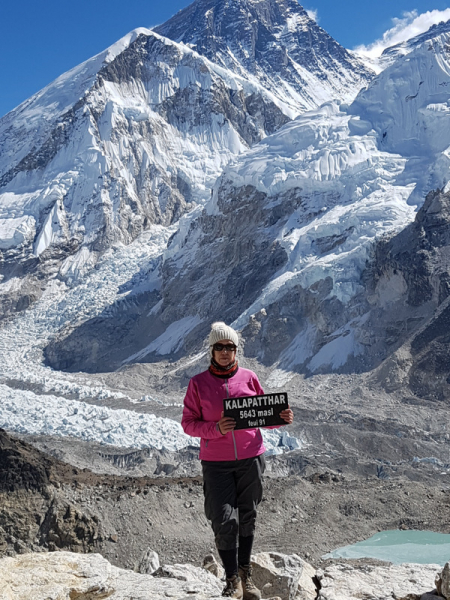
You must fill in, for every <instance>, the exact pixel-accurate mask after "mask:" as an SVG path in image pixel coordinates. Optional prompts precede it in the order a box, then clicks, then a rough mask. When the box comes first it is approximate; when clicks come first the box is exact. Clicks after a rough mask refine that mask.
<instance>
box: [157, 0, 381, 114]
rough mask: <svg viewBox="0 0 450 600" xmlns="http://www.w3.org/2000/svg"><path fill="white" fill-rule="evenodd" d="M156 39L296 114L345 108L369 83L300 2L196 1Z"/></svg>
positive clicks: (161, 29) (356, 60) (349, 55)
mask: <svg viewBox="0 0 450 600" xmlns="http://www.w3.org/2000/svg"><path fill="white" fill-rule="evenodd" d="M155 31H156V32H158V33H160V34H161V35H164V36H166V37H168V38H170V39H172V40H175V41H176V42H181V43H184V44H186V45H188V46H189V47H191V48H193V49H194V50H196V51H197V52H198V53H199V54H201V55H202V56H207V57H208V58H209V59H210V60H211V61H213V62H215V63H217V64H219V65H221V66H223V67H224V68H226V69H228V70H230V71H232V72H234V73H237V74H239V75H241V76H243V77H245V79H248V80H249V81H257V82H259V83H260V84H262V85H263V86H264V87H265V88H267V89H270V90H273V93H274V94H275V95H276V96H277V97H278V98H279V99H280V100H282V101H283V102H287V103H288V104H289V105H290V106H291V107H292V109H293V110H294V111H295V112H297V111H298V109H299V108H301V110H302V111H303V110H309V109H314V108H316V107H317V106H319V105H320V104H322V103H323V102H327V101H329V100H333V99H335V98H340V99H342V100H344V101H350V100H352V99H353V98H354V96H355V93H356V91H358V90H359V89H360V88H361V87H362V86H363V85H365V84H366V83H367V82H368V81H369V80H370V79H371V77H372V76H373V72H372V70H370V69H368V68H367V67H366V66H365V65H364V63H363V62H362V61H361V60H360V59H359V58H358V57H356V56H355V55H354V54H353V53H351V52H349V51H348V50H346V49H345V48H343V47H342V46H340V45H339V44H338V43H337V42H336V41H335V40H334V39H333V38H332V37H331V36H330V35H328V33H327V32H326V31H324V30H323V29H322V28H321V27H319V26H318V25H317V24H316V22H315V21H314V20H313V19H311V18H310V17H309V15H308V13H307V12H306V11H305V10H304V8H303V7H302V6H300V4H299V3H298V2H297V0H239V1H236V0H196V1H195V2H193V3H192V4H191V5H190V6H188V7H187V8H185V9H183V10H181V11H180V12H179V13H177V14H176V15H175V16H174V17H172V18H171V19H169V21H167V22H166V23H164V25H161V26H159V27H157V28H155Z"/></svg>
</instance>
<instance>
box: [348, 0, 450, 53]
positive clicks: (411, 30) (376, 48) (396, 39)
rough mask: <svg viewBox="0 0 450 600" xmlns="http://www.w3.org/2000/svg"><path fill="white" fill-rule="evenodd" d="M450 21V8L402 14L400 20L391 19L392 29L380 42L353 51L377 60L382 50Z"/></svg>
mask: <svg viewBox="0 0 450 600" xmlns="http://www.w3.org/2000/svg"><path fill="white" fill-rule="evenodd" d="M449 19H450V8H446V9H445V10H430V11H428V12H425V13H422V14H420V15H419V14H418V12H417V11H416V10H413V11H411V12H404V13H403V15H402V17H401V18H395V19H392V22H393V27H392V28H391V29H388V30H387V31H386V32H385V33H384V34H383V37H382V38H381V39H380V40H376V41H375V42H373V44H370V45H369V46H358V47H357V48H355V51H356V52H358V53H359V54H363V55H364V56H367V57H369V58H378V57H379V56H381V54H382V52H383V50H385V49H386V48H389V46H394V45H395V44H399V43H401V42H404V41H406V40H409V39H410V38H413V37H415V36H416V35H419V34H421V33H424V32H425V31H427V30H428V29H429V28H430V27H431V26H432V25H436V24H437V23H440V22H441V21H448V20H449Z"/></svg>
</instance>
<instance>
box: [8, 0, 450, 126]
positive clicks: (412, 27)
mask: <svg viewBox="0 0 450 600" xmlns="http://www.w3.org/2000/svg"><path fill="white" fill-rule="evenodd" d="M190 3H191V0H164V1H162V2H161V1H158V0H157V1H155V0H146V1H144V0H127V1H126V2H123V0H121V1H119V0H77V1H76V2H74V3H72V2H65V1H64V0H58V1H56V0H46V1H45V2H36V0H21V1H20V2H19V1H17V0H16V1H13V0H5V1H4V2H3V3H2V15H1V18H0V81H1V94H0V117H1V116H3V115H4V114H6V113H7V112H8V111H10V110H12V109H13V108H15V107H16V106H17V105H18V104H20V103H21V102H23V101H24V100H26V99H27V98H28V97H29V96H31V95H32V94H34V93H35V92H37V91H39V90H40V89H41V88H43V87H44V86H46V85H47V84H48V83H50V82H51V81H53V80H54V79H55V78H56V77H58V76H59V75H61V74H62V73H64V72H65V71H67V70H69V69H71V68H72V67H74V66H76V65H77V64H79V63H81V62H83V61H84V60H87V59H88V58H90V57H91V56H93V55H95V54H97V53H98V52H101V51H102V50H104V49H105V48H107V47H108V46H110V45H111V44H113V43H114V42H116V41H117V40H118V39H119V38H121V37H122V36H123V35H125V34H126V33H128V32H129V31H131V30H132V29H135V28H136V27H152V26H154V25H157V24H159V23H163V22H164V21H166V20H167V19H168V18H169V17H171V16H172V15H174V14H175V13H176V12H177V11H178V10H180V9H182V8H184V7H185V6H187V5H188V4H190ZM300 4H302V6H303V7H304V8H305V9H307V10H308V11H311V14H312V15H314V16H315V19H316V21H317V22H318V23H319V25H320V26H321V27H323V29H325V30H326V31H327V32H328V33H330V34H331V35H332V36H333V37H334V38H335V39H336V40H337V41H338V42H339V43H340V44H342V45H343V46H345V47H346V48H349V49H353V48H355V47H356V46H360V45H365V46H370V45H371V44H373V43H374V42H376V41H380V44H381V46H383V45H386V43H387V42H388V41H390V40H393V41H399V40H400V39H401V37H402V35H403V36H406V34H407V33H414V32H416V31H417V32H418V30H420V29H422V30H423V28H424V27H428V26H429V25H431V24H432V23H433V22H435V21H436V20H443V19H442V18H440V17H441V16H442V17H445V20H448V19H450V0H375V1H373V0H372V1H367V0H342V1H341V2H337V1H336V0H305V1H304V2H300ZM439 11H445V12H442V15H441V13H440V12H439ZM386 32H389V33H388V34H387V36H386V38H385V39H384V40H383V35H384V34H385V33H386ZM407 37H411V36H410V35H408V36H407Z"/></svg>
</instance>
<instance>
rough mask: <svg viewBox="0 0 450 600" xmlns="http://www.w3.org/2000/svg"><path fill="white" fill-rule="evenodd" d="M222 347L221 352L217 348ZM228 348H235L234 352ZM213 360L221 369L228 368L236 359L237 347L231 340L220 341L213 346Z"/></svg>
mask: <svg viewBox="0 0 450 600" xmlns="http://www.w3.org/2000/svg"><path fill="white" fill-rule="evenodd" d="M220 346H222V347H223V348H222V349H221V350H217V349H216V348H217V347H220ZM227 346H233V348H234V350H232V349H231V348H227ZM213 358H214V360H215V361H216V363H218V364H219V365H220V366H221V367H226V366H227V365H229V364H230V363H232V362H234V359H235V358H236V346H235V345H234V342H233V341H231V340H220V341H219V342H216V343H215V344H214V346H213Z"/></svg>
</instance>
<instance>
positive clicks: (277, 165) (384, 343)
mask: <svg viewBox="0 0 450 600" xmlns="http://www.w3.org/2000/svg"><path fill="white" fill-rule="evenodd" d="M448 43H449V34H448V33H441V34H440V35H438V36H437V37H435V38H434V39H433V40H432V41H427V42H425V43H423V44H422V45H419V46H417V48H416V49H415V50H413V51H411V52H410V53H409V54H408V56H407V57H404V58H403V57H401V58H400V59H399V60H398V61H396V62H395V63H394V64H393V65H392V66H391V67H389V68H388V69H386V70H385V71H384V72H383V73H381V74H380V75H379V76H378V77H377V78H376V79H374V81H373V82H372V83H371V84H370V85H369V87H368V88H367V89H364V90H362V91H361V92H360V94H359V95H358V96H357V98H356V99H355V101H354V102H353V103H351V104H350V105H348V104H345V103H342V102H334V103H331V102H330V103H326V104H324V105H323V106H322V107H320V108H319V109H316V110H314V111H309V112H307V113H305V114H303V115H301V116H299V117H297V118H296V119H295V120H293V121H292V122H290V123H288V124H286V125H285V126H284V127H282V128H281V129H280V130H279V131H278V132H276V133H274V134H272V135H271V136H268V137H266V138H265V139H264V140H262V141H261V142H259V143H258V144H256V145H254V146H253V147H252V148H251V149H250V150H248V151H247V152H245V153H244V154H242V155H241V156H239V157H237V158H236V159H234V160H233V161H232V162H231V163H230V164H229V165H228V166H227V167H226V168H225V170H224V173H223V175H222V176H221V177H220V178H219V180H218V181H217V183H216V185H215V187H214V193H213V196H212V198H211V200H210V201H209V202H208V203H207V204H206V206H205V208H204V209H203V211H202V212H199V213H195V214H190V215H187V216H186V217H183V219H182V220H181V222H180V226H179V227H178V228H177V231H176V233H175V234H174V236H173V237H172V238H171V240H170V241H169V245H168V249H167V250H166V252H165V255H164V263H163V266H162V277H163V278H162V287H161V290H160V292H159V293H158V295H157V296H155V298H154V299H153V302H152V310H151V322H148V321H146V320H145V319H140V318H138V321H137V322H138V325H137V326H136V327H137V328H139V330H140V331H145V336H144V337H145V339H146V343H145V345H143V346H142V348H140V349H138V351H137V352H134V353H132V354H130V353H129V351H128V348H129V344H125V345H123V347H122V348H121V349H120V350H117V349H114V352H110V353H109V355H108V360H112V362H113V364H115V366H116V367H117V366H119V365H120V364H127V363H128V362H130V361H131V362H134V361H138V362H139V361H142V360H149V361H152V360H158V357H162V356H168V355H177V354H184V353H185V351H186V350H185V348H192V349H193V350H195V349H197V350H200V348H201V340H202V339H203V338H204V336H205V335H206V331H207V329H208V327H209V323H210V321H211V319H216V318H224V319H226V320H228V321H230V322H233V323H234V325H235V326H236V327H237V328H238V329H240V330H242V331H243V336H244V338H245V342H246V344H245V352H246V354H247V355H248V356H254V357H255V358H257V359H258V360H259V361H261V362H263V363H265V364H266V365H272V366H273V367H276V368H278V369H282V370H284V371H287V372H289V371H291V370H294V371H295V370H301V371H305V372H308V373H317V372H323V371H325V372H327V371H330V370H331V371H335V370H352V369H357V370H361V369H369V368H373V367H374V366H376V365H377V364H379V362H380V361H381V360H382V359H383V358H385V357H386V356H387V355H388V354H389V352H390V351H392V348H393V346H392V341H391V342H390V343H388V338H389V335H387V334H386V333H384V334H382V333H381V329H380V327H379V326H377V322H378V325H379V324H380V323H384V325H385V328H386V331H387V330H388V329H389V327H388V323H389V320H390V318H391V317H392V318H393V319H394V320H399V319H400V320H401V319H402V318H403V316H404V317H405V318H406V317H407V318H409V319H410V321H411V322H415V323H416V325H417V326H418V325H419V324H420V323H423V322H424V321H425V320H426V319H427V318H429V317H430V316H431V315H432V314H433V310H435V309H436V307H437V305H438V304H439V303H440V302H441V301H442V300H443V298H442V295H441V296H440V297H439V299H438V297H437V296H436V297H435V298H434V300H433V302H432V304H429V305H428V311H426V310H424V308H423V306H420V307H417V306H416V307H415V308H414V307H413V306H412V305H411V306H409V308H410V309H411V310H410V311H409V312H408V310H409V309H408V300H407V299H406V300H405V298H404V297H403V292H405V291H406V288H407V286H406V288H405V289H403V287H402V286H403V284H402V285H400V284H398V285H400V287H399V288H398V287H396V285H397V284H396V279H395V278H394V279H393V280H392V281H390V280H389V279H388V280H384V283H383V284H381V283H378V285H375V284H374V286H372V287H373V289H372V292H371V294H368V293H367V292H366V287H370V282H369V276H368V272H369V271H370V268H369V267H370V265H371V261H373V260H374V257H375V255H376V248H377V244H378V243H379V242H380V241H382V240H384V239H385V238H386V237H389V236H393V235H395V234H397V233H398V232H400V231H401V230H403V229H404V228H405V227H406V226H408V225H409V224H410V223H412V222H413V221H414V219H415V217H416V214H417V210H418V208H419V207H420V206H422V204H423V202H424V200H425V197H426V195H427V193H428V192H429V191H430V190H436V189H440V190H444V191H445V190H446V186H447V184H448V181H449V173H450V170H449V166H450V164H449V155H448V147H449V142H450V118H449V98H450V96H449V86H450V77H449V75H450V70H449V69H450V65H449V61H448V52H447V47H448ZM412 260H413V259H412ZM440 268H441V270H442V271H443V272H446V270H447V269H448V267H447V266H446V264H445V263H444V264H442V265H441V267H440ZM397 283H398V282H397ZM402 302H403V303H404V304H405V305H406V306H405V307H404V314H403V316H402V313H401V312H400V311H399V307H398V304H399V303H400V304H402ZM394 307H395V309H394ZM380 310H384V311H385V312H386V313H387V315H388V316H385V317H384V318H383V319H381V317H380V314H379V311H380ZM390 310H394V313H393V315H391V317H390V316H389V311H390ZM375 315H377V316H376V317H375ZM123 318H124V314H122V315H121V317H118V315H117V314H116V315H115V319H116V324H117V323H121V319H123ZM107 322H108V320H107V319H104V320H103V322H102V323H96V327H92V325H93V323H90V324H89V325H90V326H89V327H87V326H85V327H83V328H79V329H78V330H77V331H75V332H70V334H69V335H61V336H60V338H59V339H55V340H54V342H52V344H51V346H50V347H49V348H48V349H47V357H48V358H49V361H50V364H52V365H53V366H55V367H64V366H67V365H70V369H73V370H77V369H83V370H84V369H86V368H88V363H89V361H90V358H89V356H88V355H86V352H85V349H86V348H88V347H90V346H92V343H93V342H95V343H97V344H98V342H99V339H100V337H101V335H103V333H102V332H103V331H104V328H105V327H107ZM119 326H120V325H119ZM371 328H372V329H371ZM375 331H376V334H375V333H374V332H375ZM407 333H408V334H409V333H411V330H410V329H408V330H407V331H405V335H406V334H407ZM133 336H134V330H133ZM375 338H376V339H375ZM127 339H128V338H127ZM134 339H135V340H136V337H135V336H134ZM402 340H404V337H402V336H401V335H400V334H399V336H398V337H397V339H396V343H397V345H399V344H401V343H402ZM103 360H106V359H105V358H103ZM102 365H103V368H104V366H105V362H103V363H102Z"/></svg>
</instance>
